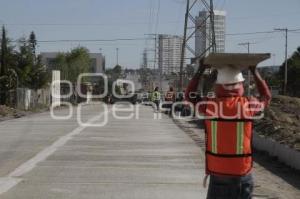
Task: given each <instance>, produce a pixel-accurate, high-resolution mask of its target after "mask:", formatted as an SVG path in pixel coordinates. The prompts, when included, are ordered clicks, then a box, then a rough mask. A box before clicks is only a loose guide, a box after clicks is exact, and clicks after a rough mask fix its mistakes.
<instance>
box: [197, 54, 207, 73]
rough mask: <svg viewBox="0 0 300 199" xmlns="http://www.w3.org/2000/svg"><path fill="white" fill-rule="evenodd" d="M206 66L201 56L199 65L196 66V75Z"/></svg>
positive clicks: (202, 71)
mask: <svg viewBox="0 0 300 199" xmlns="http://www.w3.org/2000/svg"><path fill="white" fill-rule="evenodd" d="M206 68H208V65H205V64H204V58H202V59H201V60H200V61H199V66H198V71H197V73H196V74H198V75H202V74H203V73H204V71H205V69H206Z"/></svg>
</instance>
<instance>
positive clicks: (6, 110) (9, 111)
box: [0, 105, 25, 120]
mask: <svg viewBox="0 0 300 199" xmlns="http://www.w3.org/2000/svg"><path fill="white" fill-rule="evenodd" d="M24 115H25V113H24V112H23V111H19V110H17V109H14V108H11V107H8V106H5V105H0V120H5V119H7V118H19V117H22V116H24Z"/></svg>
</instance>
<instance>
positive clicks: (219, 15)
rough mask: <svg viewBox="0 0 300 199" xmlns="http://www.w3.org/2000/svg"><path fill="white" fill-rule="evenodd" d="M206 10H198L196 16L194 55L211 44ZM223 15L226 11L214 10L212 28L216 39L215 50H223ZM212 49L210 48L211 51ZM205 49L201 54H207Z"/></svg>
mask: <svg viewBox="0 0 300 199" xmlns="http://www.w3.org/2000/svg"><path fill="white" fill-rule="evenodd" d="M208 17H209V12H208V11H200V12H199V16H197V17H196V28H197V30H196V32H195V53H196V56H200V55H202V54H203V53H204V52H205V50H206V49H207V48H208V47H209V46H210V45H211V41H212V40H211V38H212V32H211V28H210V20H209V18H208ZM225 17H226V12H225V11H220V10H214V29H215V39H216V51H217V52H225ZM211 50H212V49H210V51H211ZM210 51H207V52H206V53H205V54H203V55H207V54H208V53H209V52H210Z"/></svg>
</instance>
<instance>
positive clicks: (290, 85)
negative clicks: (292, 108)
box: [278, 46, 300, 97]
mask: <svg viewBox="0 0 300 199" xmlns="http://www.w3.org/2000/svg"><path fill="white" fill-rule="evenodd" d="M287 66H288V71H287V75H288V81H287V93H288V94H289V95H291V96H296V97H300V78H299V77H300V46H299V47H298V48H297V50H296V51H295V52H294V53H293V54H292V56H291V57H290V58H289V59H288V60H287ZM278 77H279V79H280V80H281V82H282V83H283V82H284V81H283V80H284V63H283V64H282V65H281V66H280V70H279V72H278Z"/></svg>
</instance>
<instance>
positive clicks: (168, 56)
mask: <svg viewBox="0 0 300 199" xmlns="http://www.w3.org/2000/svg"><path fill="white" fill-rule="evenodd" d="M181 47H182V37H180V36H177V35H164V34H160V35H158V67H159V69H160V70H161V73H162V74H165V75H169V74H171V73H178V72H180V55H181Z"/></svg>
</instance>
